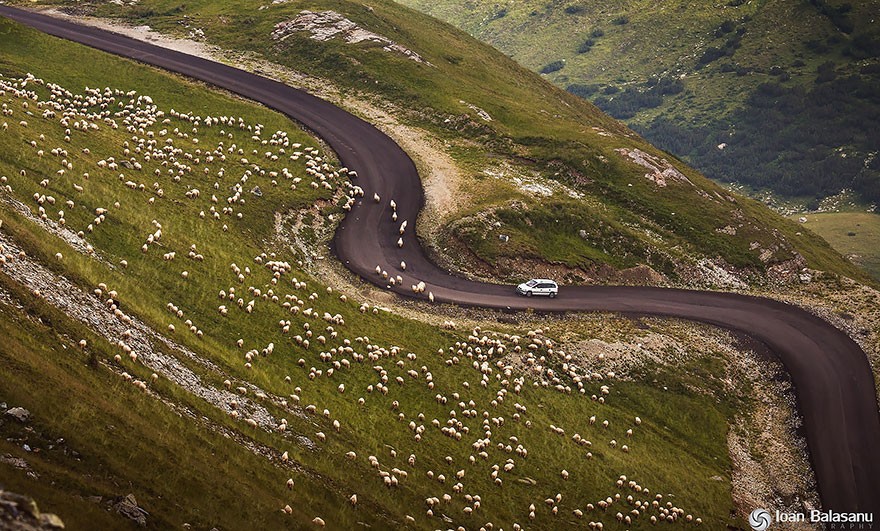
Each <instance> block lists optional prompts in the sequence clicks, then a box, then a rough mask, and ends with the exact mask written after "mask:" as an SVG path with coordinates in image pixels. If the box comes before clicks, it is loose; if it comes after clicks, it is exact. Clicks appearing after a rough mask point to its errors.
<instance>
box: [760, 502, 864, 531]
mask: <svg viewBox="0 0 880 531" xmlns="http://www.w3.org/2000/svg"><path fill="white" fill-rule="evenodd" d="M773 522H782V523H785V522H792V523H794V522H809V523H812V524H825V528H826V529H874V514H873V513H841V512H835V511H819V510H815V509H814V510H811V511H809V512H808V513H786V512H782V511H776V514H775V515H773V514H770V511H768V510H767V509H760V508H759V509H755V510H754V511H752V512H751V514H749V526H750V527H751V528H752V530H753V531H766V530H767V528H769V527H770V525H771V524H772V523H773Z"/></svg>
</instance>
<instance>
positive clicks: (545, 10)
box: [402, 0, 880, 201]
mask: <svg viewBox="0 0 880 531" xmlns="http://www.w3.org/2000/svg"><path fill="white" fill-rule="evenodd" d="M402 3H404V4H406V5H409V6H412V7H415V8H418V9H420V10H422V11H424V12H426V13H428V14H431V15H433V16H437V17H439V18H441V19H443V20H446V21H449V22H451V23H453V24H455V25H457V26H459V27H461V28H462V29H465V30H466V31H468V32H469V33H471V34H472V35H474V36H477V37H479V38H480V39H482V40H484V41H486V42H488V43H490V44H492V45H494V46H497V47H498V48H499V49H500V50H502V51H504V52H505V53H507V54H509V55H510V56H511V57H513V58H514V59H516V60H517V61H519V62H521V63H522V64H524V65H526V66H528V67H529V68H531V69H533V70H536V71H542V72H546V76H547V78H548V79H549V80H551V81H553V82H554V83H555V84H557V85H559V86H560V87H563V88H567V89H568V90H569V91H571V92H573V93H575V94H578V95H581V96H583V97H586V98H588V99H590V100H591V101H593V102H594V103H596V104H597V105H598V106H599V107H601V108H602V109H604V110H606V111H608V112H609V113H610V114H611V115H613V116H615V117H617V118H620V119H623V120H626V121H627V123H628V124H630V125H631V126H633V127H635V128H636V130H637V131H639V132H641V133H643V134H644V135H645V136H646V138H647V139H648V140H650V141H651V142H653V143H655V144H656V145H658V146H660V147H662V148H664V149H667V150H669V151H671V152H673V153H676V154H677V155H679V156H681V157H683V158H685V159H686V160H688V161H689V162H691V163H692V164H694V165H695V166H696V167H697V168H699V169H701V170H702V171H703V172H704V173H706V174H707V175H708V176H710V177H712V178H715V179H718V180H722V181H736V182H739V183H743V184H747V185H751V186H755V187H760V188H769V189H771V190H774V191H777V192H780V193H782V194H785V195H788V196H797V197H806V198H821V197H824V196H827V195H833V194H835V193H837V192H838V191H840V190H841V189H844V188H849V189H854V190H856V191H857V192H858V193H860V194H861V195H862V196H863V197H864V198H865V199H867V200H868V201H878V200H880V161H878V159H877V156H876V155H877V146H878V145H880V136H878V135H880V133H878V132H877V131H878V128H877V124H878V123H880V96H878V94H880V30H878V28H877V24H876V23H875V19H876V17H877V13H880V3H878V2H877V1H876V0H871V1H865V2H852V3H850V2H846V3H845V2H841V1H835V0H812V1H809V2H808V1H801V0H785V1H779V2H765V1H753V2H743V1H739V0H734V1H731V2H721V3H714V4H713V3H706V2H698V3H693V2H683V1H674V2H645V1H642V0H622V1H617V2H613V3H608V2H588V1H576V0H571V1H564V2H563V1H554V2H550V3H547V2H535V1H529V0H525V1H508V2H499V3H485V2H466V1H460V0H441V1H437V2H435V1H431V2H427V1H424V0H402ZM719 146H721V147H722V148H723V149H720V148H719Z"/></svg>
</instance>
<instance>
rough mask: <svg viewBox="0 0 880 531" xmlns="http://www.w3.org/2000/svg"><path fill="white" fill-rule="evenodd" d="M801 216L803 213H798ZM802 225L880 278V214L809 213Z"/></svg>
mask: <svg viewBox="0 0 880 531" xmlns="http://www.w3.org/2000/svg"><path fill="white" fill-rule="evenodd" d="M797 217H800V216H797ZM806 217H807V220H808V221H807V223H806V224H804V225H802V226H803V227H805V228H807V229H809V230H811V231H813V232H815V233H816V234H818V235H819V236H821V237H823V238H825V240H826V241H828V243H829V244H831V246H832V247H834V249H835V250H836V251H837V252H839V253H841V254H843V255H845V256H851V257H852V258H851V260H852V261H853V262H855V263H856V264H858V265H860V266H861V267H863V268H865V270H866V271H868V272H869V273H870V274H871V275H872V276H873V277H874V278H877V279H880V249H878V248H877V242H880V215H877V214H873V213H867V212H829V213H821V214H807V215H806Z"/></svg>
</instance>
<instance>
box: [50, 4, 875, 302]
mask: <svg viewBox="0 0 880 531" xmlns="http://www.w3.org/2000/svg"><path fill="white" fill-rule="evenodd" d="M60 3H61V4H64V3H65V2H60ZM303 10H311V11H324V10H333V11H334V12H337V13H341V14H342V15H344V16H345V17H347V19H348V20H350V21H352V22H353V23H355V24H358V25H359V26H360V27H361V28H363V29H364V30H367V31H370V32H373V33H375V34H378V35H381V36H384V37H386V38H388V39H391V40H392V41H393V42H394V43H397V44H399V45H402V46H404V47H405V48H407V49H409V50H411V51H412V52H415V53H416V54H418V55H419V57H421V58H422V59H423V61H422V62H418V61H416V60H413V59H412V58H411V57H410V56H407V55H405V54H403V53H397V52H395V51H393V50H392V51H388V50H385V49H384V47H383V46H382V45H381V44H376V41H373V43H372V44H371V43H370V41H362V42H359V43H355V44H351V43H347V42H346V41H345V40H344V38H343V35H345V33H343V34H342V35H338V36H337V37H336V38H332V39H329V40H322V41H318V40H315V39H312V38H310V33H309V32H308V31H292V30H290V26H280V27H276V25H277V24H280V23H286V22H288V21H291V20H294V19H296V18H297V17H298V16H300V15H301V11H303ZM73 11H74V12H76V13H88V14H93V15H98V16H110V17H117V18H121V19H123V20H124V21H126V22H129V23H132V24H138V25H140V24H149V25H150V26H151V27H153V28H155V29H157V30H160V31H164V32H168V33H172V34H176V35H181V36H188V37H191V38H195V39H198V40H203V41H205V42H208V43H211V44H216V45H219V46H220V47H222V48H224V49H229V50H237V51H240V52H246V53H250V54H256V55H257V56H258V57H262V58H265V59H268V60H270V61H273V62H275V63H278V64H281V65H285V66H287V67H291V68H294V69H296V70H300V71H304V72H307V73H309V74H311V75H317V76H320V77H323V78H325V79H330V80H332V81H333V82H334V83H336V84H338V86H339V87H340V88H341V90H343V91H344V92H349V93H351V94H352V95H353V96H356V97H357V96H358V95H363V94H367V95H375V96H378V97H379V98H381V101H384V102H393V103H391V104H390V106H391V107H392V108H393V109H394V110H395V112H396V114H398V115H399V117H400V118H401V119H402V120H404V121H405V122H406V123H408V124H411V125H415V126H417V127H420V128H424V129H427V130H429V131H430V132H431V133H432V134H434V135H436V136H437V138H438V139H439V140H440V141H442V142H443V144H444V146H445V148H446V149H447V150H448V152H449V153H450V154H452V155H453V156H454V158H455V161H456V163H457V165H458V167H459V169H460V171H461V173H462V174H463V176H464V179H465V180H464V184H463V186H462V187H461V193H462V195H463V197H460V198H457V201H456V202H455V204H450V205H448V209H449V210H452V211H453V214H451V215H450V217H449V218H448V219H447V220H446V221H447V223H446V224H445V225H444V226H443V228H442V230H439V231H438V237H439V238H440V241H438V242H431V243H432V244H435V245H434V246H433V248H434V249H435V252H436V253H437V254H438V255H446V254H447V253H448V254H450V255H453V256H456V257H459V258H460V259H461V260H460V262H459V263H455V264H452V265H455V266H457V267H459V268H460V269H461V270H463V271H466V272H469V273H472V274H477V275H481V276H486V277H491V278H501V279H504V280H513V279H515V278H520V277H521V276H523V275H527V274H529V272H530V271H533V270H534V268H533V267H532V266H531V265H530V264H531V263H532V261H535V262H539V263H547V262H550V263H552V264H554V267H557V268H559V269H561V270H562V272H561V273H560V274H559V276H560V277H565V278H566V279H567V280H569V281H585V280H587V279H592V281H599V282H601V281H623V280H628V277H627V276H626V274H621V273H618V272H619V271H621V270H632V269H633V268H635V267H637V266H644V265H647V266H648V267H650V268H652V269H653V270H654V271H655V272H658V273H659V274H660V275H661V277H660V278H661V279H663V278H665V279H666V280H668V281H670V282H673V283H679V284H683V283H694V284H699V285H707V284H713V282H714V281H712V280H711V279H709V277H708V276H707V275H706V274H705V271H706V268H707V267H709V268H710V269H711V267H714V266H707V265H706V264H707V263H708V262H712V263H713V264H715V265H718V266H720V267H722V268H727V269H731V270H735V271H737V272H738V273H741V274H742V276H743V278H744V280H746V281H747V282H748V281H756V282H760V281H762V280H764V279H765V278H766V277H765V273H766V272H767V271H768V270H769V269H771V268H773V269H774V270H776V271H788V272H794V271H796V270H798V269H799V268H801V267H803V266H804V265H809V266H810V267H814V268H817V269H823V270H829V271H834V272H838V273H842V274H845V275H850V276H853V277H855V278H864V274H863V273H862V272H861V271H859V270H858V269H857V268H855V267H853V266H852V265H851V264H849V263H848V262H846V261H845V260H843V259H842V258H841V257H839V256H838V255H837V254H836V253H835V252H834V251H833V250H832V249H831V248H830V247H829V246H828V245H827V244H826V243H825V242H824V241H822V240H821V239H820V238H817V237H815V236H814V235H812V234H810V233H801V232H799V230H798V227H797V226H796V225H795V224H793V223H791V222H789V221H788V220H785V219H783V218H782V217H779V216H775V215H773V214H771V213H770V212H769V211H767V210H766V209H765V208H764V207H763V206H761V205H759V204H758V203H755V202H753V201H750V200H748V199H745V198H743V197H738V196H735V195H733V194H731V193H729V192H727V191H725V190H724V189H723V188H721V187H720V186H718V185H716V184H715V183H713V182H712V181H710V180H708V179H706V178H704V177H703V176H702V175H700V174H699V173H697V172H696V171H694V170H692V169H690V168H688V167H687V166H685V165H684V164H682V163H680V162H679V161H677V160H675V159H674V158H673V157H670V156H669V155H667V154H665V153H662V152H660V151H658V150H657V149H655V148H654V147H652V146H650V145H649V144H647V143H646V142H644V141H643V140H642V139H641V138H639V137H638V136H637V135H635V134H633V133H632V132H631V131H629V130H628V129H626V128H624V127H623V126H622V125H621V124H620V123H619V122H617V121H615V120H613V119H611V118H609V117H608V116H606V115H604V114H602V113H601V112H599V111H598V110H597V109H596V108H595V107H593V106H592V105H590V104H588V103H585V102H584V101H583V100H582V99H581V98H578V97H575V96H573V95H572V94H569V93H567V92H565V91H562V90H559V89H556V88H554V87H552V86H551V85H549V84H547V83H546V82H544V81H543V80H542V79H541V78H540V77H539V76H536V75H534V74H532V73H530V72H528V71H527V70H525V69H523V68H521V67H519V66H518V65H517V64H516V63H514V61H512V60H511V59H509V58H507V57H505V56H504V55H502V54H500V53H498V52H497V51H495V50H494V49H492V48H490V47H489V46H487V45H483V44H480V43H478V42H476V41H474V40H473V39H469V38H467V37H466V36H464V35H463V34H462V33H461V32H460V31H457V30H454V29H453V28H451V27H450V26H448V25H446V24H444V23H442V22H439V21H437V20H435V19H431V18H428V17H425V16H422V15H419V14H417V13H415V12H413V11H411V10H409V9H407V8H405V7H403V6H401V5H399V4H397V3H394V2H391V1H382V2H369V3H363V2H358V1H338V0H333V1H330V0H315V1H309V2H288V3H278V4H275V3H266V4H265V5H262V4H259V3H254V2H249V1H244V0H228V1H224V2H214V1H207V0H204V1H196V2H187V3H185V4H182V3H180V2H176V1H170V0H145V1H143V2H138V3H137V4H135V5H121V6H120V5H115V4H110V3H96V4H84V3H81V2H76V7H75V8H74V9H73ZM284 28H287V30H285V29H284ZM276 30H278V31H279V32H278V33H276V34H275V37H273V31H276ZM386 104H387V103H383V105H386ZM623 150H626V151H623ZM634 150H639V151H634ZM627 153H633V158H631V157H629V156H627V155H626V154H627ZM641 154H646V155H647V156H642V155H641ZM634 158H635V159H640V160H643V161H644V160H646V159H648V160H650V161H652V162H650V163H649V164H651V165H652V166H653V169H647V168H646V167H645V166H644V165H641V164H639V163H637V162H635V161H634ZM664 171H666V172H667V173H668V174H671V176H669V175H667V176H666V177H662V176H661V180H666V181H668V182H667V183H666V186H662V185H659V184H657V183H656V182H655V181H656V180H657V179H653V180H652V179H648V178H646V174H650V175H651V177H652V178H653V177H656V175H654V174H655V173H657V174H660V173H662V172H664ZM679 171H680V172H681V173H678V172H679ZM499 175H500V176H501V177H498V176H499ZM530 180H533V181H537V182H538V183H539V187H538V188H539V189H540V190H546V189H548V188H549V189H551V195H552V197H551V198H548V197H547V195H546V194H544V193H539V192H536V191H535V189H534V187H531V188H530V187H529V186H527V185H525V184H524V181H530ZM487 182H489V183H490V184H486V183H487ZM554 189H555V190H556V191H553V190H554ZM444 249H446V250H447V251H446V252H444V251H443V250H444ZM450 249H455V252H450V251H449V250H450ZM801 256H802V257H803V258H804V259H805V260H801V258H800V257H801ZM440 258H444V256H441V257H440ZM636 276H638V275H636ZM649 279H650V280H649ZM633 281H637V282H646V281H651V282H656V281H657V280H656V278H655V275H647V277H645V278H635V279H633Z"/></svg>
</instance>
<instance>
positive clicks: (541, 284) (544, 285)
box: [516, 278, 559, 299]
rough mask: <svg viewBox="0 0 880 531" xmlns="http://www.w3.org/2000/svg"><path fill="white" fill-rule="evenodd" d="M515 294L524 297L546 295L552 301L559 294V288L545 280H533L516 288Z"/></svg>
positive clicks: (552, 282)
mask: <svg viewBox="0 0 880 531" xmlns="http://www.w3.org/2000/svg"><path fill="white" fill-rule="evenodd" d="M516 292H517V293H519V294H520V295H525V296H526V297H531V296H532V295H546V296H548V297H550V298H551V299H552V298H553V297H555V296H556V295H557V294H559V286H558V285H556V282H554V281H552V280H549V279H546V278H533V279H532V280H529V281H528V282H523V283H522V284H520V285H519V286H517V287H516Z"/></svg>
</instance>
